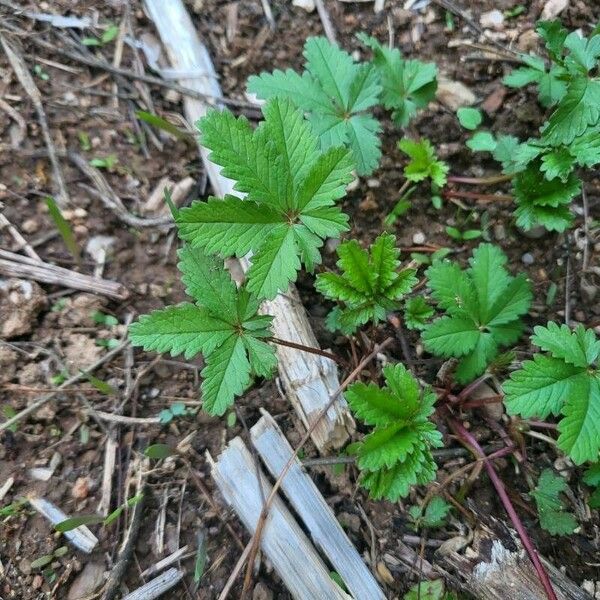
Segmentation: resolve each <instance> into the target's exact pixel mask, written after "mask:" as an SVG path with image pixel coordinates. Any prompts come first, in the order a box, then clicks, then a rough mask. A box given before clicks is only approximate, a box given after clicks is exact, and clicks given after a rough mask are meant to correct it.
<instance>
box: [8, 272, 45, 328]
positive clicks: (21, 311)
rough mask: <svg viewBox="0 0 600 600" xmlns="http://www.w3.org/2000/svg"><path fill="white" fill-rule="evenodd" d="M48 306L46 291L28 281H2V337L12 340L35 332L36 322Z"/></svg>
mask: <svg viewBox="0 0 600 600" xmlns="http://www.w3.org/2000/svg"><path fill="white" fill-rule="evenodd" d="M45 305H46V294H45V293H44V290H42V288H41V287H40V286H39V285H38V284H37V283H35V282H34V281H27V280H26V279H9V280H0V315H2V316H3V317H4V316H6V318H5V319H4V320H3V321H2V325H1V329H0V337H1V338H4V339H11V338H14V337H17V336H19V335H24V334H26V333H29V332H31V331H32V330H33V328H34V326H35V321H36V318H37V316H38V314H39V313H40V311H41V310H42V308H44V306H45Z"/></svg>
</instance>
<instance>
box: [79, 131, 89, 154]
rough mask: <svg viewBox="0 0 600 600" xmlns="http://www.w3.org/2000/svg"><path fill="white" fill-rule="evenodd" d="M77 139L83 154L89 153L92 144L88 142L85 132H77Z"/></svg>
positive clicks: (87, 135)
mask: <svg viewBox="0 0 600 600" xmlns="http://www.w3.org/2000/svg"><path fill="white" fill-rule="evenodd" d="M77 137H78V138H79V145H80V146H81V149H82V150H83V151H84V152H89V151H90V150H91V149H92V142H91V141H90V136H89V134H88V133H87V132H86V131H79V132H78V133H77Z"/></svg>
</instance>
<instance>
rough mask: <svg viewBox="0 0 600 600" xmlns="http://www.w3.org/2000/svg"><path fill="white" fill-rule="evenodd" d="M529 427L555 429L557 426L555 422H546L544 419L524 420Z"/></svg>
mask: <svg viewBox="0 0 600 600" xmlns="http://www.w3.org/2000/svg"><path fill="white" fill-rule="evenodd" d="M524 423H526V424H527V425H529V427H535V428H537V429H552V430H554V431H555V430H557V429H558V426H557V425H556V424H555V423H546V422H545V421H524Z"/></svg>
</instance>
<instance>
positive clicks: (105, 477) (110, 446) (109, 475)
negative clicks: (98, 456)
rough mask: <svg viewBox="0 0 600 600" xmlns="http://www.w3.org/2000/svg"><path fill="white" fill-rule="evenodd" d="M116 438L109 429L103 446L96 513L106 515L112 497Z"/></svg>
mask: <svg viewBox="0 0 600 600" xmlns="http://www.w3.org/2000/svg"><path fill="white" fill-rule="evenodd" d="M118 447H119V445H118V443H117V438H116V435H115V433H114V431H112V430H109V434H108V436H107V437H106V445H105V446H104V468H103V471H102V495H101V497H100V502H99V503H98V513H99V514H101V515H102V516H103V517H107V516H108V513H109V511H110V499H111V497H112V480H113V475H114V474H115V464H116V461H117V448H118Z"/></svg>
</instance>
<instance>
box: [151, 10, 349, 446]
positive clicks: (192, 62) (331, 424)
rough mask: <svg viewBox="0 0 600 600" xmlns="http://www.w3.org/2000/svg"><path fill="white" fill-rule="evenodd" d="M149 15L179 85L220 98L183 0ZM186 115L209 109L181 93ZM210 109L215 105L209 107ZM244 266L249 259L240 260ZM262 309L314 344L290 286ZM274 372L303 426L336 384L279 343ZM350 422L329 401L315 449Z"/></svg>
mask: <svg viewBox="0 0 600 600" xmlns="http://www.w3.org/2000/svg"><path fill="white" fill-rule="evenodd" d="M144 4H145V6H146V7H147V9H148V14H149V15H150V18H151V19H152V20H153V21H154V23H155V25H156V28H157V30H158V33H159V35H160V38H161V40H162V42H163V44H164V46H165V48H166V51H167V55H168V56H169V60H170V62H171V65H172V66H173V68H174V69H176V70H178V71H181V72H185V73H193V72H197V73H198V76H196V77H194V78H193V79H182V80H180V84H181V85H184V86H186V87H189V88H192V89H195V90H197V91H198V92H201V93H202V94H206V95H208V96H212V97H216V98H220V97H222V93H221V88H220V86H219V82H218V79H217V74H216V72H215V68H214V66H213V63H212V61H211V59H210V56H209V54H208V51H207V49H206V47H205V46H204V45H203V44H202V43H201V41H200V39H199V38H198V34H197V32H196V28H195V27H194V25H193V24H192V21H191V19H190V17H189V14H188V12H187V10H186V8H185V6H184V4H183V2H182V0H171V1H170V2H162V1H161V0H145V2H144ZM183 103H184V111H185V116H186V119H187V120H188V121H189V122H190V123H196V121H198V119H200V118H201V117H203V116H204V115H205V114H206V112H207V110H208V109H209V108H211V105H209V104H208V103H207V102H206V101H202V100H199V99H197V98H191V97H189V96H186V97H185V98H184V100H183ZM212 107H213V108H214V106H212ZM199 150H200V156H201V157H202V162H203V163H204V167H205V169H206V172H207V174H208V178H209V180H210V183H211V187H212V189H213V192H214V194H215V196H218V197H223V196H224V195H225V194H232V195H237V196H240V194H239V193H238V192H235V191H234V190H233V185H234V182H233V181H231V180H230V179H227V178H226V177H223V175H222V174H221V168H220V167H218V166H217V165H215V164H214V163H213V162H211V161H210V160H209V158H208V154H209V153H208V151H207V149H206V148H204V147H203V146H199ZM241 263H242V267H243V268H244V269H248V266H249V262H248V261H247V260H242V261H241ZM263 311H264V312H268V314H271V315H273V316H274V317H275V318H274V321H273V334H274V336H275V337H278V338H281V339H285V340H290V341H293V342H297V343H300V344H302V345H304V346H311V347H317V346H318V345H317V341H316V339H315V336H314V334H313V332H312V329H311V327H310V324H309V322H308V317H307V315H306V311H305V310H304V307H303V306H302V304H301V303H300V301H299V300H298V298H297V295H296V293H295V291H294V288H293V287H292V288H291V289H290V291H289V292H288V293H287V294H285V295H284V294H279V295H278V296H277V297H276V298H275V299H274V300H272V301H270V302H267V303H265V305H264V308H263ZM277 354H278V359H279V375H280V377H281V381H282V383H283V385H284V388H285V391H286V394H287V397H288V398H289V400H290V402H291V403H292V406H293V407H294V409H295V410H296V411H297V413H298V414H299V416H300V418H301V419H302V421H303V423H304V424H305V425H306V426H307V427H308V426H309V425H310V424H311V423H312V422H313V421H314V420H315V419H316V416H317V415H318V414H319V412H320V411H321V410H322V409H323V408H324V407H325V406H326V405H327V403H328V401H329V397H330V395H331V393H332V392H333V391H334V390H335V389H337V387H338V386H339V380H338V376H337V369H336V365H335V363H334V362H333V361H330V360H328V359H324V358H323V357H320V356H316V355H310V354H307V353H304V352H301V351H299V350H294V349H291V348H284V347H282V346H278V348H277ZM353 428H354V421H353V419H352V416H351V414H350V411H349V410H348V406H347V404H346V401H345V400H344V399H343V397H340V398H339V399H338V401H336V403H335V404H334V405H333V406H332V408H331V410H330V411H329V412H328V414H327V416H326V417H325V418H323V419H321V420H320V422H319V423H318V425H317V427H316V428H315V430H314V432H313V435H312V440H313V442H314V443H315V445H316V446H317V448H318V449H319V450H320V451H324V450H326V449H327V448H331V447H333V448H339V447H340V446H342V445H343V444H344V443H345V442H346V441H347V439H348V435H349V431H352V430H353Z"/></svg>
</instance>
